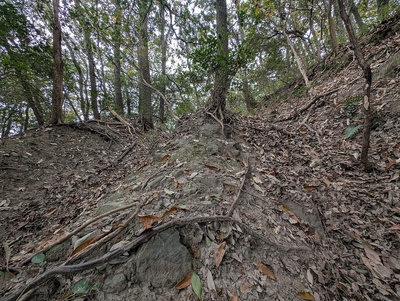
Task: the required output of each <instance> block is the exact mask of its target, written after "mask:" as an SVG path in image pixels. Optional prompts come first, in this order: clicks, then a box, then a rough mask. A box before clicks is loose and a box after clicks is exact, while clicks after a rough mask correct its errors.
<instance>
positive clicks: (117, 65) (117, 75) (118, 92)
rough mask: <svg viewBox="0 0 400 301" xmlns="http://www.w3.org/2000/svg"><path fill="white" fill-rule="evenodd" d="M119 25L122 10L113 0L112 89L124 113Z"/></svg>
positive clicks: (118, 2)
mask: <svg viewBox="0 0 400 301" xmlns="http://www.w3.org/2000/svg"><path fill="white" fill-rule="evenodd" d="M121 25H122V11H121V1H120V0H116V1H115V27H114V43H113V48H114V91H115V104H116V107H117V112H118V113H119V114H123V113H124V101H123V99H122V88H121Z"/></svg>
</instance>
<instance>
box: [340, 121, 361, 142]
mask: <svg viewBox="0 0 400 301" xmlns="http://www.w3.org/2000/svg"><path fill="white" fill-rule="evenodd" d="M362 128H363V125H362V124H359V125H349V126H348V127H347V129H346V130H345V131H344V137H345V138H346V139H349V138H351V137H353V136H354V135H355V134H357V133H358V131H359V130H360V129H362Z"/></svg>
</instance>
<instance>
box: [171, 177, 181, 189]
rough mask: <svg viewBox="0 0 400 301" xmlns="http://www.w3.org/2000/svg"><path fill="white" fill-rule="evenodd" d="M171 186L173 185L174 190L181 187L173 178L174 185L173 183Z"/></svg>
mask: <svg viewBox="0 0 400 301" xmlns="http://www.w3.org/2000/svg"><path fill="white" fill-rule="evenodd" d="M173 185H174V188H176V189H178V188H179V187H181V183H179V182H178V180H177V179H175V178H174V183H173Z"/></svg>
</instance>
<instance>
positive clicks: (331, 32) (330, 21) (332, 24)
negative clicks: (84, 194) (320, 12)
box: [324, 0, 339, 55]
mask: <svg viewBox="0 0 400 301" xmlns="http://www.w3.org/2000/svg"><path fill="white" fill-rule="evenodd" d="M324 3H325V5H326V12H327V15H328V29H329V36H330V38H331V43H332V50H333V53H334V54H335V55H337V54H338V51H339V45H338V40H337V35H336V24H335V19H334V18H333V16H332V8H333V0H328V1H325V2H324Z"/></svg>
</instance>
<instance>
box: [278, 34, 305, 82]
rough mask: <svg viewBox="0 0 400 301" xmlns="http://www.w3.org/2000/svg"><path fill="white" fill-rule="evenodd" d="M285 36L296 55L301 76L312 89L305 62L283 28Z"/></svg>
mask: <svg viewBox="0 0 400 301" xmlns="http://www.w3.org/2000/svg"><path fill="white" fill-rule="evenodd" d="M283 34H284V36H285V38H286V41H287V43H288V45H289V47H290V50H291V51H292V53H293V55H294V59H295V61H296V63H297V67H298V68H299V70H300V73H301V75H302V76H303V79H304V82H305V84H306V86H307V87H310V81H309V80H308V76H307V69H306V67H305V64H304V62H303V59H302V58H301V56H300V54H299V53H298V52H297V50H296V47H295V45H294V44H293V42H292V40H291V39H290V37H289V35H288V34H287V33H286V29H285V28H283Z"/></svg>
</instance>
